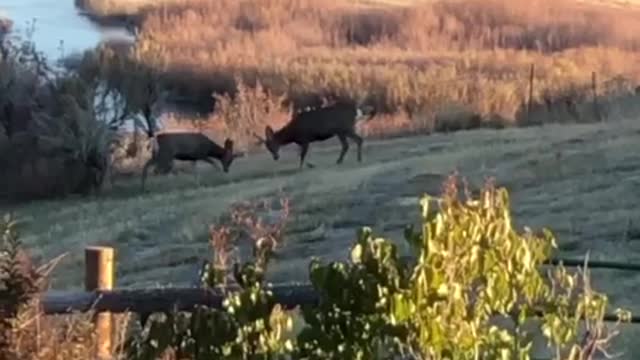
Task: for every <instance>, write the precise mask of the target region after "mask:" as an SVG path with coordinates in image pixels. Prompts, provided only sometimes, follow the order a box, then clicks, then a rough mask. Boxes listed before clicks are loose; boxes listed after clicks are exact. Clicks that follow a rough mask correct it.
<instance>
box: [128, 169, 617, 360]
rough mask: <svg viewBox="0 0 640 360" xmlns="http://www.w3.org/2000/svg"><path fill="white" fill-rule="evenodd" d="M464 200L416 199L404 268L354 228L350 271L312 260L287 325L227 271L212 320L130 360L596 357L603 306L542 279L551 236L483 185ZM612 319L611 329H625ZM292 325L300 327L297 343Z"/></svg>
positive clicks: (259, 287)
mask: <svg viewBox="0 0 640 360" xmlns="http://www.w3.org/2000/svg"><path fill="white" fill-rule="evenodd" d="M465 194H466V195H465V197H464V198H463V197H462V196H461V195H460V194H459V185H458V182H457V180H456V177H455V176H452V177H451V178H450V179H449V180H448V181H447V182H446V183H445V186H444V191H443V194H442V196H441V197H439V198H436V197H432V196H429V195H424V196H423V197H422V199H421V202H420V204H421V223H420V227H419V228H416V227H415V226H408V227H407V229H406V231H405V240H406V241H408V242H409V244H410V245H411V248H412V249H413V250H414V252H415V255H416V259H415V264H410V261H409V260H407V259H404V258H401V257H400V255H399V253H398V249H397V247H396V245H395V244H394V243H393V242H391V241H389V240H386V239H383V238H380V237H377V236H375V235H374V233H373V231H372V230H371V229H370V228H363V229H361V230H360V231H359V232H358V235H357V239H356V241H355V243H354V245H353V246H352V248H351V259H350V261H348V262H339V261H336V262H330V263H327V264H323V263H322V262H320V261H319V260H317V259H314V260H312V262H311V264H310V274H309V277H310V280H311V284H312V285H313V288H314V289H315V291H316V293H317V296H318V303H317V304H315V305H313V306H306V307H303V309H302V310H303V311H302V317H301V318H296V317H295V316H292V315H291V314H287V313H285V312H283V311H282V309H281V308H280V306H279V305H277V304H276V301H275V299H274V298H273V296H272V294H271V293H270V292H269V291H268V290H266V289H265V288H264V286H263V282H264V271H265V267H262V266H260V265H259V262H248V263H245V264H244V265H243V266H236V267H235V272H234V275H235V281H236V283H237V284H239V289H238V290H234V291H232V292H230V293H228V294H226V298H225V300H224V303H223V309H222V310H213V309H207V308H198V309H196V311H195V312H194V313H193V314H192V315H171V316H173V317H169V318H168V319H170V320H168V321H165V322H154V323H153V325H152V327H151V329H150V330H149V332H148V335H146V336H145V337H142V338H141V339H140V340H139V341H138V349H143V350H145V349H146V350H145V351H146V354H155V355H158V354H160V353H162V351H164V350H165V349H167V348H169V347H174V348H176V349H177V350H178V352H179V354H180V356H178V358H181V357H183V356H194V357H195V358H202V357H201V356H205V355H206V356H210V357H214V356H215V357H217V358H221V357H222V358H231V359H236V358H237V359H240V358H242V359H258V358H260V359H281V358H282V359H284V358H287V359H288V358H293V359H397V358H398V356H401V357H402V358H407V359H430V360H431V359H523V360H524V359H531V358H532V356H533V355H534V354H533V340H534V339H535V338H536V337H537V338H538V339H541V338H542V339H546V341H547V343H548V345H549V349H550V350H551V351H552V352H553V353H554V359H557V360H560V359H567V360H579V359H580V360H582V359H592V358H593V356H595V354H596V353H598V352H602V353H604V354H606V347H607V345H608V344H609V342H610V340H611V338H613V336H615V335H617V330H616V329H615V327H614V328H608V327H607V326H605V325H604V321H603V320H604V315H605V312H606V310H607V308H608V307H609V303H608V299H607V296H606V295H605V294H602V293H598V292H596V291H594V290H593V289H592V288H591V285H590V279H589V274H588V271H587V270H586V266H585V269H583V270H581V271H579V272H577V273H574V274H571V273H569V271H567V269H566V268H564V267H563V266H561V265H560V266H557V267H555V268H554V269H553V270H551V271H549V272H548V274H547V275H548V276H545V272H544V271H542V270H541V267H542V266H543V265H544V263H545V261H546V260H548V259H549V257H550V256H551V254H552V253H553V251H554V249H555V248H556V243H555V239H554V236H553V234H552V233H551V232H550V231H549V230H547V229H543V230H542V231H540V232H539V233H534V232H532V231H531V230H530V229H528V228H525V229H524V231H523V232H519V231H517V230H516V229H515V228H514V226H513V224H512V219H511V213H510V209H509V207H510V203H509V196H508V193H507V191H506V189H504V188H496V187H495V186H494V184H493V183H492V182H487V183H486V184H485V186H484V187H483V188H482V189H481V190H480V192H479V194H478V196H476V197H474V196H472V195H471V193H470V192H469V191H468V189H465ZM434 203H435V204H436V205H437V206H436V207H434V206H433V204H434ZM237 218H243V217H237ZM249 223H251V222H249ZM212 229H217V228H212ZM214 233H215V234H217V236H218V237H219V238H216V239H215V243H216V244H217V246H218V247H219V248H221V249H223V248H226V247H227V245H228V244H229V243H228V242H226V243H225V242H223V241H222V240H221V239H222V238H225V237H226V239H227V240H228V237H229V236H230V235H229V234H232V233H233V231H232V230H229V228H227V230H224V231H212V234H214ZM212 239H213V238H212ZM225 241H226V240H225ZM221 244H227V245H224V246H223V245H221ZM254 254H260V253H254ZM216 269H217V270H216V271H210V272H208V273H207V274H213V275H214V276H213V277H205V278H206V280H207V281H206V282H205V283H206V284H208V285H207V286H214V287H215V286H217V284H219V283H220V282H221V281H222V279H226V278H225V277H224V276H221V273H223V272H224V271H228V267H217V268H216ZM212 279H214V280H212ZM225 282H226V280H225ZM616 312H617V314H618V316H619V322H621V321H624V320H625V319H628V318H629V312H627V311H625V310H620V309H618V310H616ZM295 320H298V321H302V322H304V324H303V325H302V327H301V329H300V331H299V332H297V331H294V330H293V322H294V321H295ZM616 326H617V324H616ZM152 344H162V345H152ZM143 352H144V351H143Z"/></svg>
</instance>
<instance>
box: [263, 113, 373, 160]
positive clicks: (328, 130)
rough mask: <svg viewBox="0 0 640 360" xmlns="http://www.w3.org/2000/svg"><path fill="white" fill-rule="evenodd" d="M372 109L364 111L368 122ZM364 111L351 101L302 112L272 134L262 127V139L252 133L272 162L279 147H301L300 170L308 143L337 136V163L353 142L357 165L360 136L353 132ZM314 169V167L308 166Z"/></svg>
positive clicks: (359, 154) (360, 144)
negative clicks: (338, 144)
mask: <svg viewBox="0 0 640 360" xmlns="http://www.w3.org/2000/svg"><path fill="white" fill-rule="evenodd" d="M372 110H373V109H367V112H368V113H369V119H371V118H372V117H373V116H374V112H373V111H372ZM364 116H365V112H364V111H363V110H362V109H361V108H360V107H359V106H357V105H355V104H353V103H350V102H344V101H340V102H336V103H334V104H333V105H330V106H326V107H322V108H318V109H312V110H308V111H303V112H300V113H298V114H296V115H295V116H294V117H293V118H292V119H291V121H289V123H288V124H287V125H285V126H283V127H282V128H281V129H280V130H278V131H275V132H274V131H273V129H272V128H271V126H268V125H267V126H266V128H265V138H262V137H260V136H258V135H257V134H253V135H254V136H255V137H256V138H257V139H258V140H259V143H260V144H265V146H266V147H267V150H269V152H271V155H273V159H274V160H278V159H279V158H280V155H279V153H278V151H279V149H280V147H281V146H284V145H287V144H290V143H296V144H298V146H299V147H300V168H302V166H303V164H304V158H305V156H306V155H307V152H308V150H309V144H310V143H312V142H316V141H325V140H328V139H330V138H332V137H334V136H337V137H338V139H339V140H340V144H341V145H342V150H341V151H340V156H339V157H338V160H337V161H336V163H337V164H341V163H342V161H343V159H344V156H345V154H346V153H347V150H349V143H348V142H347V138H350V139H352V140H353V141H354V142H355V143H356V145H357V146H358V162H361V161H362V142H363V140H362V137H360V135H358V134H357V133H356V130H355V125H356V123H357V122H358V121H359V120H361V119H362V118H364ZM308 165H309V166H310V167H313V164H308Z"/></svg>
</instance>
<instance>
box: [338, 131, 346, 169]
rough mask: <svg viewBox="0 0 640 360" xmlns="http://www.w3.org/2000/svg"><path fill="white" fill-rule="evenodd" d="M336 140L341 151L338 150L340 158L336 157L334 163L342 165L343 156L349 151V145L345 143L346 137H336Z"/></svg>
mask: <svg viewBox="0 0 640 360" xmlns="http://www.w3.org/2000/svg"><path fill="white" fill-rule="evenodd" d="M338 140H340V144H341V145H342V149H341V150H340V156H339V157H338V161H336V164H342V161H343V160H344V156H345V155H346V153H347V151H348V150H349V143H348V142H347V137H346V136H344V135H338Z"/></svg>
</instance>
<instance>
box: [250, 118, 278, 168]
mask: <svg viewBox="0 0 640 360" xmlns="http://www.w3.org/2000/svg"><path fill="white" fill-rule="evenodd" d="M264 135H265V137H264V138H263V137H261V136H258V135H257V134H255V133H254V134H253V136H254V137H255V138H256V139H258V142H256V145H262V144H265V145H266V147H267V150H269V152H270V153H271V155H273V159H274V160H278V159H279V158H280V154H279V153H278V150H280V143H278V141H277V140H276V138H275V132H274V131H273V128H271V126H269V125H267V126H266V127H265V129H264Z"/></svg>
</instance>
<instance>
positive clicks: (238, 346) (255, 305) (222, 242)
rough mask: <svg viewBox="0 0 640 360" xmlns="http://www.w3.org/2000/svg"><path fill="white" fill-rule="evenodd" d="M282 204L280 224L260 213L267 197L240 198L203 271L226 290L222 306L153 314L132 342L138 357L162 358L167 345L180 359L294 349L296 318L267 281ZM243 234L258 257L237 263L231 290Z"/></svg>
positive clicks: (273, 355) (277, 355) (269, 354)
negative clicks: (234, 257) (254, 200)
mask: <svg viewBox="0 0 640 360" xmlns="http://www.w3.org/2000/svg"><path fill="white" fill-rule="evenodd" d="M280 205H281V209H280V211H281V213H282V215H281V217H280V218H279V220H278V221H276V222H275V223H274V224H266V223H265V221H264V220H263V219H262V218H258V217H257V216H256V213H257V211H259V210H271V208H270V207H268V206H267V204H266V201H262V202H257V203H239V204H236V205H235V206H234V207H233V208H232V210H231V212H230V215H229V219H228V221H229V224H226V225H220V226H211V227H210V241H211V245H212V247H213V249H214V258H213V261H212V262H211V263H208V264H206V266H205V267H204V269H203V271H202V285H203V288H205V289H210V290H218V291H221V292H222V293H223V294H224V295H225V297H224V301H223V303H222V309H220V310H217V309H212V308H207V307H203V306H200V307H197V308H196V309H195V310H194V311H193V312H191V313H185V312H179V313H175V312H174V313H169V314H163V316H161V317H155V318H150V319H149V320H147V321H145V323H146V324H144V329H143V331H142V332H140V333H138V334H136V335H134V336H133V337H132V338H130V339H129V342H128V343H127V349H128V355H129V356H130V357H131V358H132V359H156V358H158V357H159V356H161V355H162V354H165V353H166V352H167V351H169V352H171V353H172V354H173V355H174V356H175V358H177V359H182V358H196V359H201V358H202V359H212V358H232V359H284V358H285V357H284V356H285V355H286V354H288V353H290V352H291V351H292V350H293V345H292V342H291V340H290V339H287V337H288V336H290V335H289V332H290V330H291V328H292V320H291V318H290V317H289V316H288V315H287V314H286V313H284V312H283V310H282V309H281V307H280V305H278V304H276V303H275V300H274V298H273V295H272V293H271V291H269V290H268V289H266V288H265V287H264V276H265V272H266V264H267V262H268V259H269V257H270V256H271V255H272V251H273V250H274V248H275V245H276V244H277V243H279V242H281V241H282V236H283V229H284V225H285V224H286V220H287V218H288V214H289V202H288V200H287V199H286V198H283V199H281V201H280ZM242 238H245V239H249V240H250V241H251V245H252V248H253V255H254V260H253V261H248V262H245V263H244V264H239V263H237V262H236V263H234V264H233V273H232V275H233V279H232V280H233V281H234V282H235V285H236V286H235V289H234V290H232V291H229V292H227V291H228V285H229V284H228V277H229V276H228V275H231V269H230V267H229V265H230V260H231V256H232V255H231V253H232V251H233V248H234V247H236V246H238V241H240V239H242ZM265 244H269V245H265Z"/></svg>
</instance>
